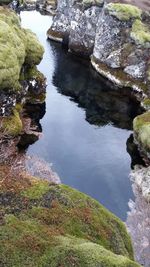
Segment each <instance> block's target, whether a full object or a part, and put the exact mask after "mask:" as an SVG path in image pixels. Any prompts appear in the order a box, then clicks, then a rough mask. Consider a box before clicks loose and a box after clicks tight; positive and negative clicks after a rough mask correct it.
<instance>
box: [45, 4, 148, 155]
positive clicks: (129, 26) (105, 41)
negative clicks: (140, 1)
mask: <svg viewBox="0 0 150 267" xmlns="http://www.w3.org/2000/svg"><path fill="white" fill-rule="evenodd" d="M109 2H110V1H109ZM113 2H114V1H113ZM47 36H48V38H50V39H52V40H55V41H60V42H63V43H65V44H67V45H68V50H69V51H70V52H72V53H75V54H77V55H79V56H83V57H87V58H89V59H91V63H92V66H93V67H94V68H95V69H96V71H97V72H98V73H99V74H101V75H103V76H104V77H106V78H108V79H109V80H110V81H112V82H113V83H115V84H116V85H117V86H119V87H121V88H122V87H128V89H129V88H131V89H132V91H133V92H134V94H135V96H136V98H137V99H138V101H140V102H141V106H142V107H143V108H144V109H145V110H147V111H148V110H149V109H150V60H149V58H150V13H149V12H148V11H147V12H146V11H143V10H141V9H140V8H139V7H137V6H134V5H129V4H120V3H104V2H103V1H92V0H89V1H87V0H85V1H84V0H83V1H71V0H63V1H58V7H57V13H56V16H55V17H54V21H53V24H52V26H51V28H50V29H49V30H48V32H47ZM146 118H147V120H148V121H147V123H146V124H148V123H149V124H150V117H149V118H148V116H147V115H146ZM135 124H136V123H134V130H135V132H136V134H135V137H136V141H137V142H138V143H139V147H140V150H141V147H143V146H144V148H145V147H146V149H147V148H148V147H149V144H148V138H149V136H150V130H148V129H149V127H146V136H145V135H144V134H143V135H144V137H142V139H141V138H140V139H139V138H138V137H139V136H140V134H138V133H137V129H135ZM139 129H140V128H139ZM144 129H145V128H144ZM144 132H145V131H144ZM140 133H141V132H140ZM145 139H146V141H145ZM143 150H144V149H143ZM145 154H146V157H147V155H149V153H147V152H146V153H145Z"/></svg>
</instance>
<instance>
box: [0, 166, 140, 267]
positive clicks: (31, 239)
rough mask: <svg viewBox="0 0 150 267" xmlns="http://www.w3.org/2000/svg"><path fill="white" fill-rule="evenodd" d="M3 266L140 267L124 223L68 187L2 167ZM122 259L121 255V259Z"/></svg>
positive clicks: (0, 246)
mask: <svg viewBox="0 0 150 267" xmlns="http://www.w3.org/2000/svg"><path fill="white" fill-rule="evenodd" d="M0 185H1V186H0V201H1V211H0V216H1V218H2V220H1V221H2V225H1V226H0V239H1V240H0V254H1V266H5V267H8V266H13V267H20V266H31V267H32V266H34V267H36V266H37V267H39V266H41V267H42V266H45V267H46V266H51V267H55V266H56V267H58V266H65V267H67V266H68V267H69V266H71V265H72V264H74V266H85V267H86V266H87V267H96V266H103V267H111V266H116V267H117V266H118V267H119V266H120V267H132V266H133V267H134V266H135V267H136V266H139V265H138V264H136V263H134V262H133V261H131V260H129V258H130V259H133V251H132V246H131V241H130V238H129V236H128V234H127V233H126V229H125V226H124V224H123V223H122V222H121V221H120V220H119V219H118V218H117V217H116V216H114V215H113V214H111V213H110V212H109V211H108V210H106V209H105V208H104V207H103V206H102V205H100V204H99V203H98V202H97V201H95V200H93V199H91V198H90V197H88V196H87V195H84V194H82V193H80V192H78V191H76V190H74V189H71V188H70V187H68V186H65V185H54V184H50V183H49V182H48V181H41V180H38V179H37V178H34V177H29V176H27V175H25V174H22V176H21V175H19V176H15V177H14V176H13V175H12V174H11V177H10V175H7V167H6V166H5V167H4V166H0ZM118 254H119V255H123V256H125V257H123V256H118Z"/></svg>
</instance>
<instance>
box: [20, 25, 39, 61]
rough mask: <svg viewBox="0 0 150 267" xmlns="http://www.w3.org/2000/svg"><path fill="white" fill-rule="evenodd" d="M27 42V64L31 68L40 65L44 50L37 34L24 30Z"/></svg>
mask: <svg viewBox="0 0 150 267" xmlns="http://www.w3.org/2000/svg"><path fill="white" fill-rule="evenodd" d="M24 33H25V36H26V40H25V44H26V58H25V63H26V64H27V65H30V66H34V65H38V64H39V63H40V61H41V60H42V57H43V54H44V48H43V46H42V45H41V44H40V43H39V41H38V39H37V37H36V34H35V33H33V32H32V31H31V30H27V29H26V30H24Z"/></svg>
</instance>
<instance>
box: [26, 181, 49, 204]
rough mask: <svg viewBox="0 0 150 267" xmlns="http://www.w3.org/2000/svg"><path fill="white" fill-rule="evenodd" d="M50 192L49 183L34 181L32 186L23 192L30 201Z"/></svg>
mask: <svg viewBox="0 0 150 267" xmlns="http://www.w3.org/2000/svg"><path fill="white" fill-rule="evenodd" d="M48 191H49V184H48V182H47V181H41V182H40V181H37V180H36V179H35V180H34V181H32V186H30V188H28V189H26V190H25V191H23V192H22V195H23V196H24V197H27V198H29V199H39V198H41V197H42V196H43V195H44V194H46V193H47V192H48Z"/></svg>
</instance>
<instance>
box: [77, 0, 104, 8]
mask: <svg viewBox="0 0 150 267" xmlns="http://www.w3.org/2000/svg"><path fill="white" fill-rule="evenodd" d="M82 3H83V5H84V6H85V7H90V6H94V5H95V6H102V5H103V4H104V0H83V1H82Z"/></svg>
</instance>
